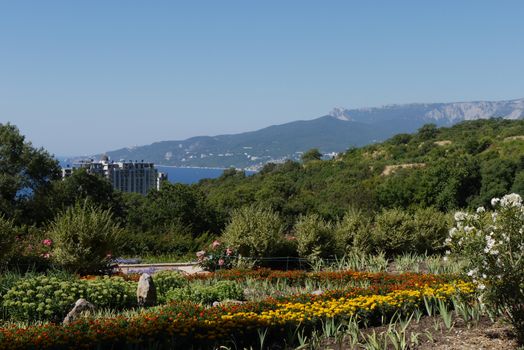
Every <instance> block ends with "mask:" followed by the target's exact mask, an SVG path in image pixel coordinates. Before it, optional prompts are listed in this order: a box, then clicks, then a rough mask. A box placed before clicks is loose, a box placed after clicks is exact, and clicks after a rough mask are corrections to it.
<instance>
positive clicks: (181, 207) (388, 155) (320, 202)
mask: <svg viewBox="0 0 524 350" xmlns="http://www.w3.org/2000/svg"><path fill="white" fill-rule="evenodd" d="M0 131H1V133H0V138H1V140H0V141H1V142H0V145H1V147H0V154H1V163H0V169H1V173H2V177H1V178H0V193H1V194H2V197H1V201H0V218H1V221H2V222H3V223H4V224H5V225H6V227H11V228H12V229H10V230H11V231H12V232H13V234H12V235H10V236H9V237H11V238H10V239H9V240H7V238H6V242H7V241H9V242H13V241H12V239H13V237H14V236H16V237H18V238H17V242H18V243H17V245H18V246H19V247H18V248H17V250H18V253H17V254H15V258H16V259H22V260H23V261H21V262H19V263H23V264H25V263H27V261H25V260H24V259H25V258H31V259H33V258H36V259H37V260H39V261H41V260H42V258H41V257H42V256H45V254H46V253H45V252H35V251H34V250H33V251H31V250H27V249H26V248H27V247H33V246H35V242H37V243H36V245H38V242H41V241H42V240H44V239H46V237H47V233H48V232H50V230H52V227H53V225H54V224H55V223H56V220H57V218H59V217H60V216H61V215H64V213H65V212H66V211H67V210H68V208H76V209H74V210H80V211H82V210H87V213H98V212H100V211H102V212H104V213H105V214H104V215H106V216H104V217H106V218H109V219H107V220H109V221H111V222H112V223H114V224H115V225H118V226H119V227H120V228H121V229H122V237H123V239H122V241H121V244H119V245H117V247H115V248H114V249H113V250H112V252H111V253H112V254H119V255H124V256H144V255H162V254H169V255H170V256H178V257H181V258H182V257H185V259H187V258H188V257H193V254H194V252H196V251H197V250H199V249H200V248H201V247H203V246H205V245H206V244H207V243H208V242H209V241H211V240H212V239H214V238H215V237H219V236H222V239H226V240H229V242H230V243H231V244H233V245H235V246H236V247H237V248H239V247H241V246H242V245H243V244H244V243H245V242H244V243H242V242H241V241H242V239H244V238H245V237H248V234H253V233H256V232H258V233H257V235H258V237H257V239H258V243H257V245H259V246H260V245H264V244H266V245H265V248H264V249H262V248H260V247H258V246H255V245H254V244H251V243H250V244H248V246H246V248H245V251H246V253H249V254H262V255H268V256H285V255H296V254H299V255H302V256H308V255H310V254H311V252H313V251H314V252H316V253H315V254H317V253H318V254H320V255H324V256H333V255H337V254H344V252H345V251H347V249H348V247H349V248H353V247H357V248H358V249H362V250H371V251H373V250H379V249H383V250H386V251H389V252H391V253H394V252H402V251H410V250H412V249H416V250H417V251H420V252H425V251H428V252H431V251H441V250H442V242H443V240H444V238H445V235H446V234H447V230H448V229H449V225H450V224H451V222H450V215H449V214H450V213H452V212H454V211H455V210H458V209H462V208H464V209H473V208H476V207H478V206H485V207H486V208H488V207H490V200H491V198H494V197H501V196H503V195H504V194H507V193H510V192H515V193H519V194H524V121H523V120H515V121H511V120H504V119H490V120H479V121H471V122H464V123H461V124H458V125H455V126H453V127H450V128H437V127H436V126H435V125H431V124H428V125H425V126H423V127H422V128H420V129H419V131H418V132H417V133H414V134H399V135H396V136H394V137H392V138H391V139H389V140H387V141H386V142H383V143H379V144H374V145H370V146H366V147H362V148H351V149H349V150H348V151H346V152H344V153H340V154H339V155H338V156H337V157H335V158H334V159H332V160H321V155H320V153H319V152H318V151H317V150H315V149H313V150H311V151H309V152H306V153H305V154H304V155H303V157H302V161H301V162H295V161H287V162H285V163H283V164H267V165H266V166H265V167H264V168H263V169H262V170H261V171H260V172H259V173H257V174H255V175H252V176H246V175H245V174H244V172H241V171H236V170H234V169H230V170H226V171H225V172H224V174H223V175H222V176H221V177H220V178H218V179H209V180H203V181H201V182H200V183H199V184H195V185H183V184H170V183H164V184H163V186H162V188H161V189H160V190H159V191H156V190H155V191H151V192H150V193H149V194H148V195H147V196H141V195H138V194H134V193H121V192H118V191H115V190H113V188H112V186H111V184H110V183H109V182H108V181H107V180H106V179H104V178H100V177H97V176H95V175H91V174H88V173H86V172H83V171H79V172H75V173H74V174H73V176H71V177H68V178H66V179H65V180H61V179H60V178H59V176H58V173H59V168H58V164H57V162H56V161H55V160H54V159H53V157H52V156H51V155H50V154H48V153H47V152H46V151H45V150H43V149H35V148H34V147H33V146H32V145H31V143H30V142H28V141H26V140H25V139H24V137H23V136H22V135H20V134H19V132H18V130H17V128H16V127H15V126H13V125H10V124H7V125H0ZM82 208H84V209H82ZM90 208H91V209H90ZM93 208H94V209H93ZM95 209H96V210H95ZM90 210H91V211H90ZM92 210H95V211H92ZM71 215H72V214H71ZM86 215H87V214H86ZM89 215H95V214H89ZM96 215H98V214H96ZM107 215H109V216H107ZM246 230H247V231H246ZM11 231H10V232H11ZM6 232H7V231H6ZM392 232H396V233H397V234H398V237H397V238H398V240H397V241H392V240H391V239H392V238H391V237H393V236H394V235H393V234H392ZM309 234H311V235H310V236H308V235H309ZM264 235H265V236H264ZM301 235H302V236H301ZM262 236H264V237H266V238H265V240H266V242H265V243H263V242H262V240H261V239H260V237H262ZM284 236H288V237H292V238H293V237H299V239H298V241H293V242H291V243H290V241H289V240H288V241H286V240H285V239H284V240H283V237H284ZM300 237H302V238H300ZM4 238H5V237H4ZM293 239H294V238H293ZM275 240H277V241H278V242H276V241H275ZM361 240H363V241H361ZM279 242H280V243H282V244H280V243H279ZM319 242H320V243H319ZM318 244H320V246H321V247H320V248H319V247H318V246H316V245H318ZM266 248H267V249H266ZM242 249H244V248H242ZM260 249H262V250H263V252H262V251H259V250H260ZM20 251H21V252H20ZM188 254H189V255H188ZM35 255H36V256H35ZM16 259H15V260H16Z"/></svg>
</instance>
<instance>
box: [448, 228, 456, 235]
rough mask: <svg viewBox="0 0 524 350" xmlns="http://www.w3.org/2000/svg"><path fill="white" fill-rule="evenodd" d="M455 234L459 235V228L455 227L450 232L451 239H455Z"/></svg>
mask: <svg viewBox="0 0 524 350" xmlns="http://www.w3.org/2000/svg"><path fill="white" fill-rule="evenodd" d="M455 233H457V228H456V227H453V228H452V229H451V230H449V236H450V237H453V236H454V235H455Z"/></svg>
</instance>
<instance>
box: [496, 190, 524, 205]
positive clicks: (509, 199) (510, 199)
mask: <svg viewBox="0 0 524 350" xmlns="http://www.w3.org/2000/svg"><path fill="white" fill-rule="evenodd" d="M500 205H501V206H503V207H521V206H522V197H521V196H520V195H518V194H516V193H511V194H507V195H505V196H504V197H502V199H501V200H500Z"/></svg>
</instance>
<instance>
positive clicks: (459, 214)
mask: <svg viewBox="0 0 524 350" xmlns="http://www.w3.org/2000/svg"><path fill="white" fill-rule="evenodd" d="M467 217H468V214H466V213H464V212H463V211H457V212H456V213H455V221H456V222H461V221H464V220H466V219H467Z"/></svg>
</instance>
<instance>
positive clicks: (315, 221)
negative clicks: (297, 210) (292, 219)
mask: <svg viewBox="0 0 524 350" xmlns="http://www.w3.org/2000/svg"><path fill="white" fill-rule="evenodd" d="M293 231H294V234H295V237H296V241H297V250H298V255H299V256H300V257H302V258H307V259H308V260H310V261H315V260H318V259H321V258H328V257H333V256H335V255H336V240H335V235H334V232H333V231H334V230H333V225H331V223H329V222H327V221H325V220H324V219H322V218H321V217H320V216H319V215H318V214H308V215H302V216H300V217H299V218H298V220H297V222H296V223H295V226H294V227H293Z"/></svg>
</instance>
